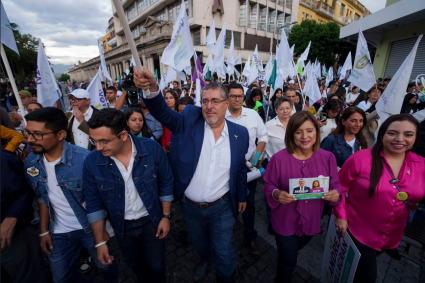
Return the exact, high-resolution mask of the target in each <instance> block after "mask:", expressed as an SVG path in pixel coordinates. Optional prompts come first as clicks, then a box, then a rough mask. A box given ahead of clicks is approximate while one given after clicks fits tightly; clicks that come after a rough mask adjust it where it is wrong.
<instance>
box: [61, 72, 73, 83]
mask: <svg viewBox="0 0 425 283" xmlns="http://www.w3.org/2000/svg"><path fill="white" fill-rule="evenodd" d="M70 78H71V77H70V76H69V75H68V74H62V75H61V76H60V77H59V79H58V81H60V82H66V81H67V80H69V79H70Z"/></svg>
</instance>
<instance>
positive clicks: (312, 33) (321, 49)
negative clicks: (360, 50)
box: [288, 20, 356, 67]
mask: <svg viewBox="0 0 425 283" xmlns="http://www.w3.org/2000/svg"><path fill="white" fill-rule="evenodd" d="M339 30H340V27H339V25H338V24H337V23H335V22H328V23H326V24H318V23H317V22H316V21H314V20H304V21H302V22H301V24H297V25H295V26H294V27H293V28H292V30H291V33H290V34H289V36H288V42H289V44H290V45H292V44H295V50H294V55H301V54H302V53H303V52H304V50H305V49H306V48H307V46H308V43H309V42H310V40H311V46H310V52H309V54H308V60H310V61H312V62H314V61H315V60H316V58H317V60H319V61H320V62H321V63H322V64H326V66H328V67H329V66H333V65H334V64H335V62H336V60H338V61H339V63H340V64H341V65H342V64H344V61H345V58H346V57H347V55H348V52H350V51H351V55H352V56H354V55H355V52H356V46H355V45H354V44H351V43H349V42H346V41H343V40H340V39H339Z"/></svg>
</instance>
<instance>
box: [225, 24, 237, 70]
mask: <svg viewBox="0 0 425 283" xmlns="http://www.w3.org/2000/svg"><path fill="white" fill-rule="evenodd" d="M226 64H227V65H232V66H235V41H234V39H233V31H232V40H231V41H230V47H229V53H228V54H227V60H226Z"/></svg>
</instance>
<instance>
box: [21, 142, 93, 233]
mask: <svg viewBox="0 0 425 283" xmlns="http://www.w3.org/2000/svg"><path fill="white" fill-rule="evenodd" d="M89 153H90V151H88V150H87V149H85V148H82V147H79V146H76V145H72V144H70V143H68V142H66V141H64V143H63V150H62V157H61V159H60V161H59V163H58V164H56V166H55V172H56V179H57V181H58V184H59V186H60V188H61V190H62V192H63V194H64V195H65V198H66V200H67V201H68V202H69V205H70V206H71V208H72V210H73V211H74V213H75V216H76V217H77V219H78V222H80V224H81V226H82V227H83V229H84V231H85V232H86V233H91V232H92V230H91V227H90V223H89V221H88V219H87V210H86V208H85V207H86V200H85V196H84V190H83V164H84V159H86V157H87V156H88V155H89ZM43 160H44V159H43V154H34V153H31V154H29V155H28V157H27V158H26V160H25V165H24V173H25V176H26V178H27V180H28V183H29V184H30V186H31V188H32V189H33V190H34V192H35V197H36V199H37V202H38V203H43V202H44V203H45V204H46V206H47V208H48V209H49V214H50V224H49V230H51V224H52V222H53V221H54V219H53V213H52V210H51V206H50V202H49V195H48V193H47V189H46V184H47V178H46V177H47V176H46V175H47V174H46V169H45V167H44V161H43Z"/></svg>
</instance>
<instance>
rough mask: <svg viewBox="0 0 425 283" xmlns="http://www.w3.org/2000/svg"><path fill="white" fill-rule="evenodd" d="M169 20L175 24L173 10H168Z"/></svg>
mask: <svg viewBox="0 0 425 283" xmlns="http://www.w3.org/2000/svg"><path fill="white" fill-rule="evenodd" d="M168 20H169V21H170V22H172V23H174V15H173V8H171V9H168Z"/></svg>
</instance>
